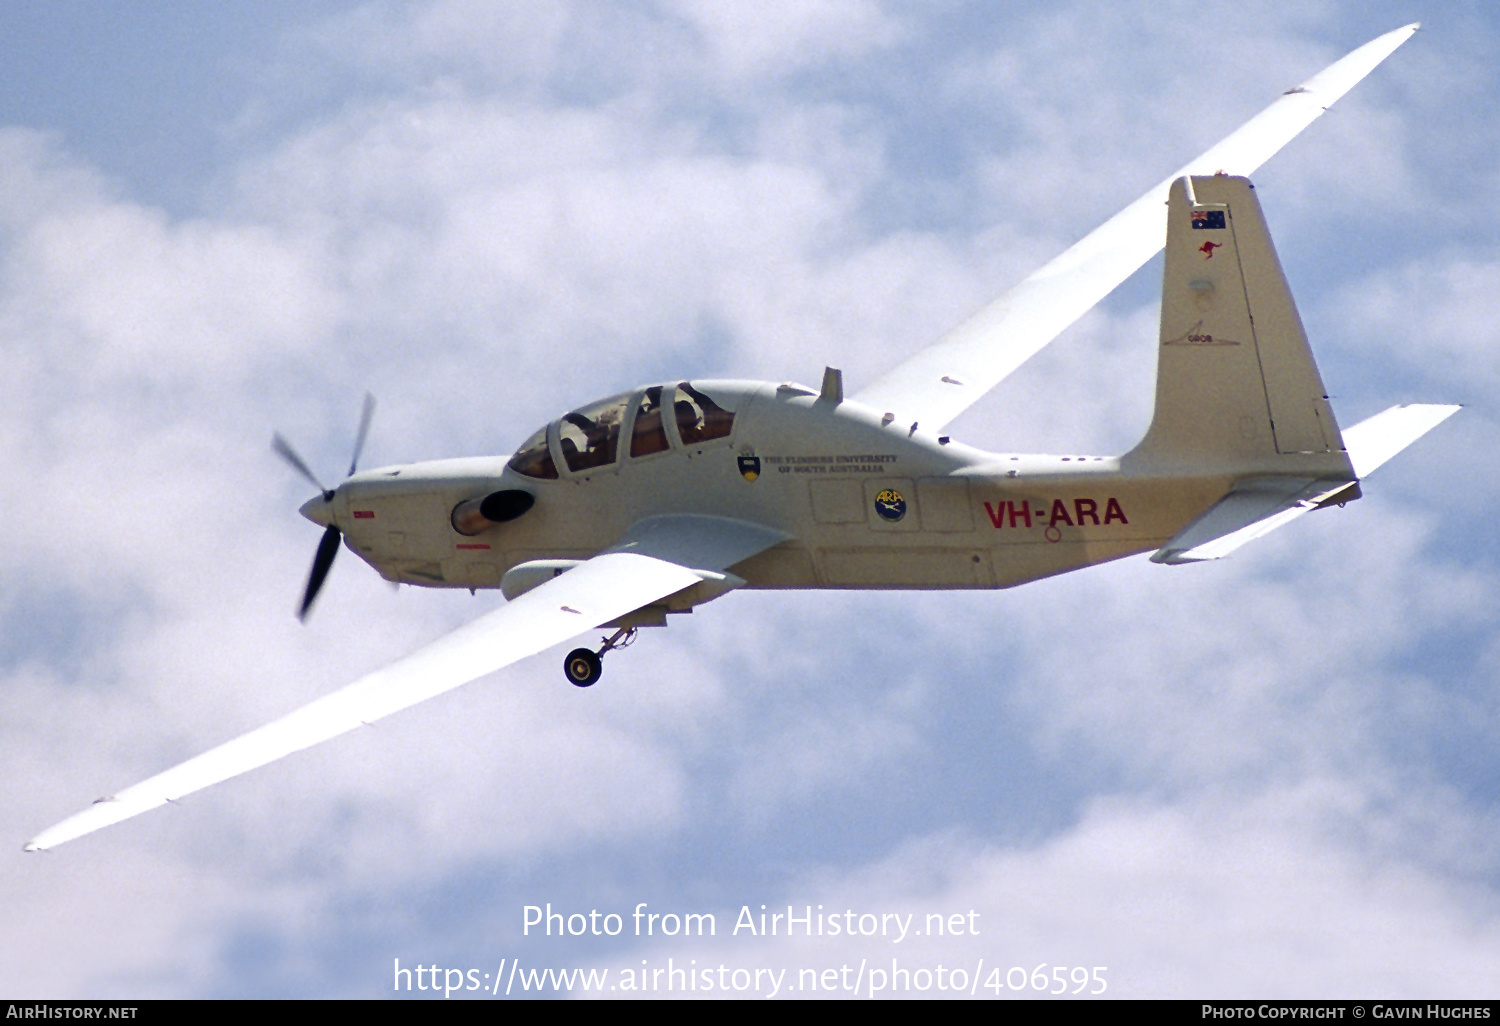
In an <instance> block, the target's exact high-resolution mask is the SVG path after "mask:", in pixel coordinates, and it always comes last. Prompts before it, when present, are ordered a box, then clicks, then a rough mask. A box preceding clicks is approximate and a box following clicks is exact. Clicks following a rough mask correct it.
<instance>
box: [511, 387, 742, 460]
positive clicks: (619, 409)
mask: <svg viewBox="0 0 1500 1026" xmlns="http://www.w3.org/2000/svg"><path fill="white" fill-rule="evenodd" d="M664 395H668V396H670V398H671V411H672V413H671V416H670V417H667V416H665V413H666V409H665V404H664V401H663V397H664ZM627 420H628V421H629V422H630V424H629V438H630V456H631V458H632V459H637V458H640V457H643V456H650V455H653V454H655V453H659V452H666V451H667V450H669V449H671V448H672V447H673V445H674V444H677V445H683V446H688V445H701V444H702V443H704V442H710V441H713V440H715V439H719V438H728V437H729V435H730V434H731V433H733V431H734V412H733V411H732V410H726V409H725V408H724V407H723V406H721V405H720V404H719V403H717V402H715V401H714V400H713V399H711V398H710V397H709V396H708V395H707V394H706V393H704V392H703V391H702V390H701V389H698V388H695V387H693V385H692V384H691V383H690V382H687V381H682V382H679V383H678V384H676V385H675V386H674V385H652V386H651V387H650V388H647V389H643V390H641V391H639V392H633V393H629V394H626V395H617V396H612V397H611V398H609V399H604V400H601V401H600V402H597V403H593V404H591V405H589V406H585V407H583V408H582V409H578V410H574V411H573V412H572V413H569V414H566V415H564V416H563V417H561V418H560V419H558V420H556V421H553V422H552V423H551V424H549V425H547V426H546V427H544V428H542V429H541V430H539V431H537V432H536V434H534V435H532V436H531V437H530V438H528V439H527V440H526V443H525V444H524V445H522V446H521V448H520V449H518V450H517V451H516V454H515V455H514V456H512V457H511V460H510V464H509V466H510V468H511V469H512V470H514V471H515V472H516V473H518V474H524V475H526V476H527V477H534V478H540V479H542V480H555V479H556V478H557V477H558V458H559V457H560V458H561V461H562V463H563V464H564V465H565V466H566V467H567V469H568V472H569V473H572V474H578V473H584V472H587V471H590V470H596V469H598V468H600V467H608V466H611V465H612V464H614V463H615V462H616V461H617V460H618V459H619V458H620V436H621V434H622V432H624V431H625V430H626V422H627ZM669 422H670V426H671V427H672V428H674V429H675V431H674V432H673V433H674V434H675V435H676V439H675V442H674V440H673V439H672V438H671V437H669V434H668V426H669Z"/></svg>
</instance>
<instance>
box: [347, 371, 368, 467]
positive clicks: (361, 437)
mask: <svg viewBox="0 0 1500 1026" xmlns="http://www.w3.org/2000/svg"><path fill="white" fill-rule="evenodd" d="M374 415H375V397H374V396H373V395H371V394H370V393H369V392H366V393H365V406H364V409H363V410H362V411H360V415H359V433H358V434H356V435H355V436H354V456H353V458H352V459H350V460H349V473H348V474H346V475H344V476H345V477H353V476H354V470H355V468H356V467H358V466H359V454H360V453H362V452H364V450H365V436H366V435H368V434H369V433H370V418H371V417H373V416H374Z"/></svg>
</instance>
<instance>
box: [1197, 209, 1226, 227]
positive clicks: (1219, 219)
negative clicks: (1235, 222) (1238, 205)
mask: <svg viewBox="0 0 1500 1026" xmlns="http://www.w3.org/2000/svg"><path fill="white" fill-rule="evenodd" d="M1193 227H1194V228H1223V227H1224V211H1222V210H1195V211H1193Z"/></svg>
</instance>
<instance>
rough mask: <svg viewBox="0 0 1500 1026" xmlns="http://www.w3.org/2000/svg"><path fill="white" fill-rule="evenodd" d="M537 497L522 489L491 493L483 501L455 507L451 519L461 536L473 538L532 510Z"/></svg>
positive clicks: (461, 503) (479, 500)
mask: <svg viewBox="0 0 1500 1026" xmlns="http://www.w3.org/2000/svg"><path fill="white" fill-rule="evenodd" d="M535 502H536V496H534V495H532V494H531V493H530V492H527V491H523V490H521V489H520V488H507V489H505V490H504V491H500V492H491V493H490V494H489V495H486V496H485V497H484V498H482V499H469V500H467V501H465V502H460V503H459V504H458V505H457V506H454V507H453V515H452V517H451V518H450V519H451V521H452V523H453V529H454V530H455V531H457V532H458V533H459V534H462V535H467V536H468V537H471V538H472V537H473V536H474V535H476V534H478V533H479V532H481V531H484V530H488V529H489V528H491V527H494V526H495V525H496V524H506V523H509V522H510V521H512V520H515V519H516V518H517V517H519V516H521V515H522V514H524V513H525V512H526V511H527V510H529V509H531V507H532V505H533V504H535Z"/></svg>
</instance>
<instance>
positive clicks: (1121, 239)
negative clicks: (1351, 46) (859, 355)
mask: <svg viewBox="0 0 1500 1026" xmlns="http://www.w3.org/2000/svg"><path fill="white" fill-rule="evenodd" d="M1417 27H1418V26H1417V25H1416V24H1411V25H1406V26H1404V27H1402V28H1399V29H1396V30H1395V31H1394V32H1387V33H1386V34H1385V35H1383V36H1381V37H1379V38H1378V39H1374V40H1372V41H1370V42H1368V43H1366V44H1365V45H1364V46H1362V47H1360V48H1359V49H1357V50H1355V51H1354V52H1353V53H1350V54H1349V55H1348V56H1346V57H1344V58H1343V59H1341V60H1339V61H1337V62H1336V63H1334V64H1331V65H1329V66H1328V67H1327V68H1325V69H1323V70H1322V71H1320V72H1318V74H1316V75H1314V76H1313V77H1312V78H1310V79H1308V80H1307V81H1306V82H1303V83H1302V84H1301V85H1300V86H1298V87H1296V88H1295V89H1289V90H1288V91H1287V92H1285V93H1284V94H1282V96H1281V97H1280V98H1279V99H1278V100H1276V102H1275V103H1272V104H1271V105H1270V106H1269V107H1267V108H1266V109H1265V110H1263V111H1261V112H1260V113H1259V114H1257V115H1256V116H1255V117H1253V118H1251V119H1250V120H1249V121H1247V122H1246V123H1245V124H1244V125H1242V126H1241V127H1240V128H1238V129H1236V130H1235V131H1234V132H1232V133H1230V134H1229V135H1228V136H1226V137H1225V138H1224V139H1222V140H1220V141H1219V142H1218V143H1217V144H1216V145H1214V146H1213V147H1212V148H1210V149H1209V150H1207V151H1206V152H1204V153H1202V154H1201V155H1199V156H1198V157H1196V158H1194V159H1193V160H1191V161H1189V162H1188V163H1187V164H1185V165H1183V166H1182V167H1181V168H1179V169H1178V170H1177V171H1174V172H1173V173H1172V174H1171V175H1169V176H1167V178H1165V179H1164V180H1163V181H1162V182H1161V183H1160V184H1159V185H1157V186H1156V187H1155V188H1153V189H1152V190H1151V191H1150V192H1148V193H1146V194H1145V195H1144V196H1142V197H1141V198H1140V199H1138V200H1136V201H1135V202H1134V203H1132V204H1130V206H1128V207H1126V208H1125V209H1124V210H1122V211H1120V212H1119V213H1118V214H1116V215H1115V216H1114V217H1112V218H1110V219H1109V220H1108V221H1106V222H1104V224H1102V225H1100V226H1099V227H1098V228H1096V229H1094V231H1092V232H1090V233H1089V234H1088V235H1086V236H1084V237H1083V239H1081V240H1080V241H1079V242H1077V243H1076V244H1074V245H1073V246H1072V247H1071V248H1069V249H1068V250H1066V251H1065V252H1063V253H1062V255H1060V256H1058V257H1057V258H1056V259H1054V260H1052V261H1051V262H1050V263H1048V264H1047V265H1046V266H1044V267H1042V268H1041V269H1040V270H1038V271H1036V272H1035V273H1034V274H1032V275H1031V276H1030V277H1028V278H1027V279H1025V280H1024V281H1022V282H1021V283H1020V284H1019V285H1017V286H1016V287H1015V288H1013V289H1011V290H1010V291H1009V292H1007V293H1006V294H1005V295H1003V296H1001V297H1000V298H999V299H997V300H995V301H994V302H993V303H991V304H990V305H989V306H987V307H985V308H984V309H983V310H981V311H979V312H978V313H977V314H975V315H974V316H973V317H971V318H969V320H967V321H965V322H964V323H963V324H961V325H959V326H958V327H957V328H955V329H954V330H953V331H951V332H949V333H948V334H947V335H946V336H945V337H944V338H943V339H942V340H940V341H939V342H937V343H936V344H934V345H932V346H929V347H928V348H926V349H924V350H922V351H921V352H919V353H916V354H915V355H913V356H912V357H910V358H909V359H907V360H906V361H905V362H903V363H901V364H900V365H898V366H897V367H895V368H894V369H893V370H891V371H889V372H888V373H887V374H886V375H885V376H884V377H882V378H880V379H879V380H878V381H876V382H875V383H874V384H872V385H870V386H869V387H868V388H866V389H864V390H863V391H861V392H860V393H858V394H857V395H855V396H853V398H854V400H855V401H857V402H860V403H863V404H864V405H866V406H869V407H872V408H874V409H876V410H880V411H884V412H889V413H892V414H893V415H894V419H895V420H896V422H897V423H899V424H903V425H905V424H910V423H913V422H915V423H918V424H920V425H921V426H922V427H923V428H925V429H927V430H933V431H935V430H938V429H939V428H941V427H943V425H945V424H947V423H948V422H949V421H951V420H953V418H954V417H957V416H958V415H959V414H960V413H962V412H963V411H964V410H966V409H968V408H969V406H970V405H972V404H973V403H974V402H976V401H978V399H979V398H980V397H981V396H983V395H984V394H985V393H986V392H988V391H989V390H990V389H992V388H994V387H995V386H996V385H997V384H999V383H1000V381H1001V380H1002V379H1003V378H1004V377H1005V376H1006V375H1007V374H1009V373H1010V372H1011V371H1013V370H1015V369H1016V368H1017V367H1019V366H1020V365H1021V364H1022V363H1024V362H1025V361H1026V360H1028V359H1030V358H1031V357H1032V356H1033V355H1035V354H1036V353H1037V352H1038V351H1039V350H1040V349H1042V347H1044V346H1045V345H1047V343H1049V342H1051V341H1052V340H1053V339H1054V338H1056V337H1057V336H1058V335H1059V334H1060V333H1061V332H1062V331H1063V329H1065V328H1067V327H1068V325H1070V324H1072V323H1073V322H1074V321H1076V320H1078V318H1080V317H1082V316H1083V315H1084V314H1085V313H1087V312H1088V311H1089V310H1090V309H1092V308H1093V307H1094V305H1095V304H1096V303H1098V302H1099V301H1100V300H1101V299H1103V298H1104V297H1105V296H1107V295H1109V293H1110V292H1112V291H1114V289H1115V288H1116V287H1117V286H1118V285H1119V284H1120V283H1121V282H1123V281H1124V280H1125V279H1126V278H1128V277H1130V275H1131V274H1133V273H1135V271H1137V270H1138V269H1139V268H1140V267H1141V265H1142V264H1144V263H1145V262H1146V261H1147V260H1149V259H1151V257H1153V256H1155V255H1156V254H1157V253H1158V252H1159V251H1160V250H1161V248H1162V245H1163V243H1164V241H1165V238H1166V202H1167V192H1168V190H1169V189H1170V188H1171V185H1172V182H1173V181H1175V180H1176V179H1178V178H1180V177H1182V176H1183V175H1211V174H1214V173H1216V172H1218V171H1221V170H1222V171H1228V172H1229V173H1230V174H1233V175H1248V174H1249V173H1250V172H1252V171H1254V170H1255V169H1256V168H1258V167H1260V165H1261V164H1263V163H1265V161H1266V160H1268V159H1270V157H1271V156H1273V155H1274V154H1275V153H1276V152H1277V151H1278V150H1280V149H1281V148H1282V147H1283V146H1285V145H1286V144H1287V143H1288V142H1290V141H1291V140H1292V139H1293V138H1295V137H1296V136H1297V134H1298V133H1300V132H1301V131H1302V130H1303V129H1304V128H1306V127H1307V126H1308V125H1310V124H1312V123H1313V121H1315V120H1317V118H1318V115H1320V114H1322V113H1323V112H1324V111H1325V110H1327V109H1328V108H1329V107H1331V106H1332V105H1333V104H1334V102H1335V101H1336V100H1338V99H1339V98H1340V97H1341V96H1343V95H1344V94H1345V93H1347V92H1348V91H1349V90H1350V89H1352V88H1353V87H1354V86H1355V85H1356V84H1358V83H1359V81H1360V80H1361V79H1363V78H1364V77H1365V76H1366V75H1368V74H1369V73H1370V72H1371V71H1373V70H1375V68H1376V67H1377V66H1378V65H1379V64H1380V63H1381V62H1382V61H1384V60H1385V59H1386V58H1387V57H1389V56H1390V55H1391V54H1392V53H1393V52H1395V50H1396V48H1397V47H1399V46H1400V45H1401V44H1402V43H1404V42H1406V40H1407V39H1409V38H1411V35H1412V33H1414V32H1415V31H1416V30H1417Z"/></svg>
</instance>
